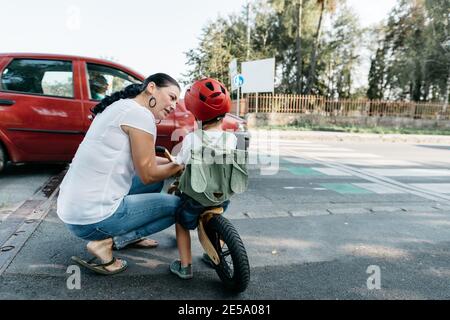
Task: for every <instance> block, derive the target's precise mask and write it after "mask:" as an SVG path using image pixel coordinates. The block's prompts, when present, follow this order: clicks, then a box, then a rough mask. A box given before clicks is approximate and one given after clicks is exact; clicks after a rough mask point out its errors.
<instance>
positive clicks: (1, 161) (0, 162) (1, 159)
mask: <svg viewBox="0 0 450 320" xmlns="http://www.w3.org/2000/svg"><path fill="white" fill-rule="evenodd" d="M6 161H7V159H6V151H5V148H4V147H3V146H2V144H1V143H0V173H1V172H2V171H3V170H5V167H6Z"/></svg>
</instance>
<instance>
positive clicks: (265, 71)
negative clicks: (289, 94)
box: [241, 58, 275, 93]
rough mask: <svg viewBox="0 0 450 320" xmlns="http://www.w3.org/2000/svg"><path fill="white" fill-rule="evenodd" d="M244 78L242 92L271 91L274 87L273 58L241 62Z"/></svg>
mask: <svg viewBox="0 0 450 320" xmlns="http://www.w3.org/2000/svg"><path fill="white" fill-rule="evenodd" d="M241 69H242V75H243V77H244V79H245V81H244V84H243V85H242V93H256V92H273V91H274V87H275V58H270V59H264V60H255V61H247V62H242V66H241Z"/></svg>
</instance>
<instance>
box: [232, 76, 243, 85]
mask: <svg viewBox="0 0 450 320" xmlns="http://www.w3.org/2000/svg"><path fill="white" fill-rule="evenodd" d="M233 83H234V85H235V86H236V87H242V85H243V84H244V77H243V76H242V74H238V75H236V76H234V78H233Z"/></svg>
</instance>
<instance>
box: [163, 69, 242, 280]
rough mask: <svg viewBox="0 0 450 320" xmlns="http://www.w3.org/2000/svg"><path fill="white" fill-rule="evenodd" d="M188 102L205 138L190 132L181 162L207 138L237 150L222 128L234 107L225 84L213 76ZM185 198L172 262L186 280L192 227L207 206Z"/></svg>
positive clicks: (189, 274)
mask: <svg viewBox="0 0 450 320" xmlns="http://www.w3.org/2000/svg"><path fill="white" fill-rule="evenodd" d="M184 101H185V104H186V108H187V109H188V110H189V111H191V112H192V113H193V114H194V116H195V118H196V119H197V121H201V128H199V129H201V130H203V132H202V134H203V135H205V137H203V136H200V135H199V134H198V133H199V132H198V131H196V132H191V133H189V134H188V135H187V136H186V137H185V138H184V140H183V145H182V148H181V150H180V152H179V153H178V155H177V157H176V159H175V161H176V162H177V163H179V164H187V163H188V161H189V160H190V159H191V151H192V150H194V151H196V150H201V149H202V146H203V141H204V140H207V141H209V142H210V143H211V145H216V146H218V147H220V148H221V149H225V150H230V149H236V145H237V138H236V136H235V135H234V134H233V133H230V132H226V131H223V130H222V122H223V118H224V117H225V114H226V113H228V112H230V109H231V99H230V95H229V93H228V91H227V90H226V88H225V86H224V85H223V84H222V83H220V82H219V81H217V80H214V79H211V78H206V79H202V80H199V81H197V82H195V83H194V84H193V85H192V87H191V88H190V89H189V90H188V91H187V92H186V95H185V99H184ZM202 137H203V138H202ZM181 201H182V202H181V203H182V204H181V205H180V209H179V210H178V212H177V223H176V226H175V228H176V236H177V246H178V251H179V254H180V260H175V261H174V262H172V264H171V265H170V271H171V272H172V273H174V274H176V275H178V276H179V277H180V278H182V279H191V278H192V277H193V272H192V253H191V238H190V233H189V230H193V229H195V228H196V227H197V225H198V218H199V215H200V214H201V213H203V212H204V211H205V207H204V206H203V205H201V204H200V203H199V202H197V201H195V200H194V199H192V198H190V197H189V196H187V195H185V194H181ZM228 204H229V201H228V200H227V201H225V202H223V203H221V204H220V206H222V207H223V208H224V211H225V210H226V208H227V207H228Z"/></svg>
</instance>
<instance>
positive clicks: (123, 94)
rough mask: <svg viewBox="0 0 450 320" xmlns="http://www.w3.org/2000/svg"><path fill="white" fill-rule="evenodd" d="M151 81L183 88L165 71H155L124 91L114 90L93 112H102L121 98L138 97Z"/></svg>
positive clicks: (162, 86)
mask: <svg viewBox="0 0 450 320" xmlns="http://www.w3.org/2000/svg"><path fill="white" fill-rule="evenodd" d="M150 82H154V83H155V84H156V86H157V87H159V88H164V87H169V86H171V85H174V86H177V87H178V89H180V90H181V88H180V85H179V84H178V82H177V81H176V80H175V79H174V78H172V77H171V76H169V75H167V74H165V73H155V74H153V75H151V76H150V77H148V78H147V79H145V80H144V82H143V83H133V84H130V85H129V86H128V87H126V88H125V89H123V90H122V91H117V92H114V93H113V94H112V95H110V96H106V97H105V98H104V99H103V100H101V101H100V102H99V103H98V104H97V105H95V106H94V107H93V108H92V109H91V112H92V113H93V114H94V115H97V114H99V113H102V112H103V111H104V110H105V109H106V108H107V107H108V106H109V105H111V104H113V103H114V102H116V101H119V100H120V99H130V98H135V97H137V96H138V95H139V94H140V93H142V92H144V91H145V89H146V88H147V86H148V84H149V83H150Z"/></svg>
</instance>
